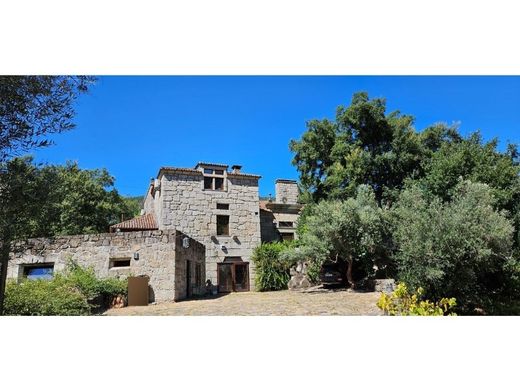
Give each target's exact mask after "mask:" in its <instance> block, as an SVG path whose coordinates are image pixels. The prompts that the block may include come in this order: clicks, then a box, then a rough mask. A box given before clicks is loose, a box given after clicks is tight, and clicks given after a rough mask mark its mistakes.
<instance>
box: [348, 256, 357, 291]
mask: <svg viewBox="0 0 520 390" xmlns="http://www.w3.org/2000/svg"><path fill="white" fill-rule="evenodd" d="M353 262H354V261H353V260H352V256H350V255H349V256H348V257H347V282H349V284H350V288H351V289H355V288H356V284H355V283H354V279H353V278H352V265H353Z"/></svg>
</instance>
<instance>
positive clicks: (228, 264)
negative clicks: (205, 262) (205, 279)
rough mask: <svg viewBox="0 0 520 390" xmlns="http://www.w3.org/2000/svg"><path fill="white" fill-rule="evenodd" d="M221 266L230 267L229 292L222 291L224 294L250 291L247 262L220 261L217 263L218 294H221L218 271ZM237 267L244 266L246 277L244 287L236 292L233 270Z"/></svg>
mask: <svg viewBox="0 0 520 390" xmlns="http://www.w3.org/2000/svg"><path fill="white" fill-rule="evenodd" d="M222 265H226V266H231V291H224V292H226V293H227V292H245V291H250V288H251V286H250V283H249V261H242V260H240V261H238V260H231V261H222V262H220V263H217V288H218V289H219V292H221V291H220V270H219V268H220V267H221V266H222ZM237 265H239V266H244V267H245V269H246V276H245V279H246V287H244V288H241V289H239V290H237V287H236V281H235V277H236V272H235V268H236V266H237Z"/></svg>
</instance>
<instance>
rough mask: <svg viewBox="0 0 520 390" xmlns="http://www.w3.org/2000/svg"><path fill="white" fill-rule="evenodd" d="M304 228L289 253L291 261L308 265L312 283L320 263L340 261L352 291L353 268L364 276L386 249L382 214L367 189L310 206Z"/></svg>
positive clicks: (371, 193)
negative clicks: (351, 196) (361, 271)
mask: <svg viewBox="0 0 520 390" xmlns="http://www.w3.org/2000/svg"><path fill="white" fill-rule="evenodd" d="M304 225H305V228H304V229H300V234H301V236H300V243H299V245H298V248H295V249H293V250H292V251H291V252H292V258H293V259H297V258H300V259H305V260H307V261H308V263H310V272H311V279H314V280H316V278H317V273H318V271H319V268H320V267H321V265H322V264H323V263H325V262H338V261H344V262H346V263H347V269H346V279H347V281H348V282H349V284H350V285H351V286H352V287H355V284H356V282H355V280H354V277H353V270H354V266H356V267H357V268H358V269H362V270H363V271H364V272H365V274H368V273H370V272H372V271H373V270H374V266H376V267H377V264H380V263H381V261H382V260H383V259H384V254H385V251H386V245H387V243H386V225H385V218H384V212H383V210H382V209H381V208H380V207H379V206H378V205H377V202H376V199H375V195H374V192H373V190H372V189H371V188H370V187H369V186H366V185H362V186H359V187H358V189H357V195H356V197H355V198H348V199H347V200H344V201H339V200H329V201H322V202H320V203H318V204H316V205H314V206H313V207H312V211H311V212H310V213H309V214H307V216H306V218H305V222H304Z"/></svg>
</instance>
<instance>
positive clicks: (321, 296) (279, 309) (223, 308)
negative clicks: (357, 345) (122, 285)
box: [105, 290, 381, 316]
mask: <svg viewBox="0 0 520 390" xmlns="http://www.w3.org/2000/svg"><path fill="white" fill-rule="evenodd" d="M379 296H380V293H375V292H370V293H363V292H351V291H344V290H343V291H326V292H312V293H308V292H307V293H303V292H295V291H273V292H243V293H232V294H227V295H221V296H216V297H211V298H206V299H194V300H189V301H182V302H176V303H175V302H168V303H159V304H156V305H149V306H141V307H138V306H134V307H125V308H122V309H111V310H108V311H107V312H105V314H106V315H170V316H179V315H180V316H186V315H207V316H213V315H217V316H219V315H221V316H236V315H248V316H270V315H274V316H280V315H380V314H381V312H380V310H379V309H378V308H377V306H376V302H377V300H378V298H379Z"/></svg>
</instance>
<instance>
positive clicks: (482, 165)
mask: <svg viewBox="0 0 520 390" xmlns="http://www.w3.org/2000/svg"><path fill="white" fill-rule="evenodd" d="M497 146H498V140H497V139H493V140H491V141H489V142H486V143H484V142H483V140H482V137H481V135H480V133H478V132H475V133H473V134H470V135H469V136H468V137H466V138H463V137H460V138H459V139H457V140H456V141H455V142H445V143H443V144H442V145H441V146H440V147H439V148H438V150H437V151H436V153H434V154H433V155H432V157H431V159H429V160H428V162H427V163H425V164H424V171H425V173H424V177H423V178H422V179H421V180H420V184H421V185H422V186H423V187H425V188H426V190H427V191H428V192H430V193H432V194H433V195H435V196H438V197H439V198H441V199H442V200H444V201H450V200H451V199H452V198H453V196H454V194H455V193H456V191H457V185H458V183H459V180H460V179H464V180H471V181H472V182H479V183H484V184H487V185H489V189H490V191H491V193H492V194H493V197H494V199H495V205H496V207H497V208H498V209H499V210H506V211H507V212H508V213H509V217H510V218H511V219H512V220H513V222H514V224H515V228H516V232H517V234H516V240H517V241H516V247H518V246H519V244H520V238H519V237H518V232H519V230H520V160H519V159H518V152H517V148H516V146H515V145H508V148H507V150H506V151H505V152H500V151H498V150H497Z"/></svg>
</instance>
